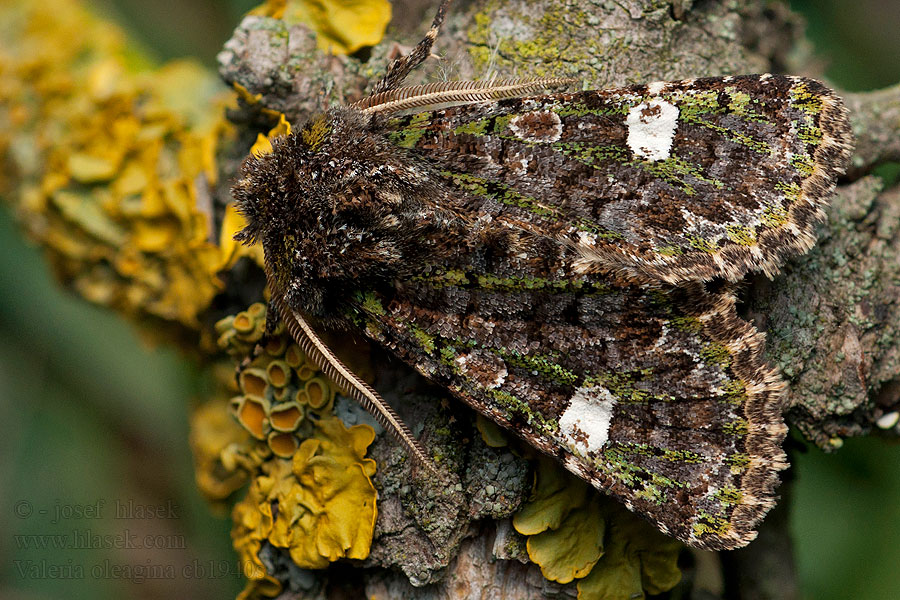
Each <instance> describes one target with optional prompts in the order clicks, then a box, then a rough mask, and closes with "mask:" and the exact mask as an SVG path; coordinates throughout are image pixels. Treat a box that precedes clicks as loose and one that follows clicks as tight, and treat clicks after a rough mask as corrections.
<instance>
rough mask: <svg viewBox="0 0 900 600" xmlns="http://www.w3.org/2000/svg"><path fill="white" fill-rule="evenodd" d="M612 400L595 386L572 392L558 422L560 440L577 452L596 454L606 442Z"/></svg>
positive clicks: (613, 404)
mask: <svg viewBox="0 0 900 600" xmlns="http://www.w3.org/2000/svg"><path fill="white" fill-rule="evenodd" d="M615 405H616V399H615V397H614V396H613V395H612V394H611V393H610V391H609V390H608V389H606V388H605V387H602V386H599V385H593V386H584V387H580V388H578V389H577V390H575V393H574V394H572V397H571V398H570V399H569V407H568V408H566V411H565V412H564V413H563V415H562V417H561V418H560V419H559V431H560V433H561V434H562V436H563V440H565V442H566V443H567V444H569V445H570V446H571V447H573V448H575V449H576V450H578V451H579V452H581V453H588V452H596V451H598V450H600V448H602V447H603V445H604V444H606V442H607V440H608V439H609V424H610V422H611V421H612V417H613V408H614V407H615Z"/></svg>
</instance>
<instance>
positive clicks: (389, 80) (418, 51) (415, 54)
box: [372, 0, 450, 94]
mask: <svg viewBox="0 0 900 600" xmlns="http://www.w3.org/2000/svg"><path fill="white" fill-rule="evenodd" d="M448 6H450V0H442V1H441V5H440V6H438V9H437V14H435V15H434V21H432V22H431V29H429V30H428V33H426V34H425V37H424V38H422V41H421V42H419V43H418V44H416V47H415V48H413V49H412V51H411V52H410V53H409V54H407V55H406V56H401V57H400V58H398V59H396V60H395V61H394V62H392V63H391V64H389V65H388V68H387V71H385V73H384V77H382V78H381V81H379V82H378V83H377V84H376V85H375V87H374V88H373V89H372V93H373V94H378V93H380V92H386V91H388V90H392V89H394V88H396V87H397V86H398V85H400V84H401V83H403V80H404V79H406V76H407V75H409V72H410V71H412V70H413V69H415V68H416V67H418V66H419V65H420V64H422V62H423V61H424V60H425V59H426V58H428V55H429V54H431V47H432V46H433V45H434V40H436V39H437V36H438V32H439V31H440V30H441V24H443V22H444V15H446V14H447V7H448Z"/></svg>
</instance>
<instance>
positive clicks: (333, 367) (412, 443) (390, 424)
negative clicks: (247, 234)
mask: <svg viewBox="0 0 900 600" xmlns="http://www.w3.org/2000/svg"><path fill="white" fill-rule="evenodd" d="M267 279H269V290H270V291H271V292H272V297H271V299H272V302H273V303H274V304H275V307H276V308H277V309H278V316H279V317H280V318H281V320H282V321H283V322H284V325H285V327H286V328H287V330H288V331H289V332H290V334H291V336H293V338H294V340H295V341H296V342H297V345H299V346H300V349H301V350H303V352H304V353H306V355H307V356H308V357H309V358H310V359H311V360H312V361H313V362H314V363H316V365H317V366H318V367H319V368H320V369H321V370H322V372H323V373H325V376H326V377H328V378H329V379H331V380H332V381H333V382H334V383H335V384H336V385H337V386H338V387H340V388H341V389H342V390H344V392H345V393H346V394H347V395H348V396H350V398H352V399H353V400H355V401H356V402H358V403H359V404H360V406H362V407H363V408H364V409H365V410H366V411H367V412H368V413H369V414H371V415H372V416H373V417H374V418H375V420H376V421H378V424H379V425H381V426H382V427H384V428H385V429H386V430H387V431H389V432H391V434H392V435H393V436H394V437H396V438H397V439H398V440H399V441H400V442H401V443H402V444H403V445H404V446H406V447H407V449H408V450H409V452H410V454H411V455H412V456H413V458H414V459H415V460H416V462H418V463H420V464H422V465H424V466H425V467H426V468H428V470H429V471H431V472H432V473H433V474H435V475H439V473H438V470H437V468H436V467H435V466H434V463H433V462H432V461H431V460H430V459H429V458H428V455H427V454H426V453H425V450H424V448H422V446H421V445H420V444H419V441H418V440H417V439H416V438H415V436H413V434H412V432H411V431H410V430H409V427H407V426H406V423H404V422H403V420H402V419H401V418H400V416H399V415H398V414H397V413H396V412H394V409H393V408H391V406H390V405H389V404H388V403H387V402H385V401H384V399H383V398H382V397H381V396H380V395H379V394H378V392H376V391H375V390H374V389H372V387H371V386H370V385H369V384H368V383H366V382H365V381H363V380H362V379H360V378H359V377H358V376H357V375H356V374H355V373H354V372H353V371H351V370H350V369H348V368H347V367H346V366H345V365H344V363H343V362H341V359H339V358H338V357H337V356H335V355H334V353H333V352H332V351H331V348H329V347H328V346H327V345H326V344H325V342H323V341H322V340H321V338H319V336H318V335H317V334H316V332H315V330H313V328H312V327H310V325H309V323H307V322H306V319H304V318H303V316H302V315H301V314H300V313H298V312H297V311H295V310H294V309H293V308H291V307H290V306H288V304H287V302H286V301H285V300H284V296H282V295H281V294H280V293H278V291H277V289H276V288H275V287H274V286H273V285H272V280H271V278H270V277H267Z"/></svg>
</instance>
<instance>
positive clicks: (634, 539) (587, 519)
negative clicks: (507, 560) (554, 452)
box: [513, 458, 681, 600]
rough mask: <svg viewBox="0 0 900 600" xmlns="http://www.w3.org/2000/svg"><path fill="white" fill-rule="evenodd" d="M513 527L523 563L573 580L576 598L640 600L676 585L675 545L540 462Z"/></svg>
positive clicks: (550, 575)
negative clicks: (521, 541)
mask: <svg viewBox="0 0 900 600" xmlns="http://www.w3.org/2000/svg"><path fill="white" fill-rule="evenodd" d="M513 526H514V527H515V528H516V530H517V531H518V532H519V533H521V534H523V535H526V536H528V539H527V542H526V545H527V549H528V556H529V558H530V559H531V560H533V561H534V562H535V563H537V564H538V565H539V566H540V567H541V572H542V573H543V574H544V576H545V577H547V578H548V579H551V580H553V581H558V582H560V583H566V582H569V581H572V580H573V579H577V580H578V586H577V587H578V597H579V598H580V599H584V600H587V599H594V598H603V599H609V600H618V599H619V598H621V599H626V598H643V597H644V596H645V594H659V593H662V592H664V591H666V590H669V589H672V588H673V587H674V586H675V585H676V584H677V583H678V582H679V581H680V580H681V572H680V571H679V570H678V567H677V559H678V553H679V551H680V549H681V544H680V543H679V542H677V541H676V540H673V539H671V538H668V537H666V536H664V535H662V534H661V533H659V532H658V531H657V530H656V529H654V528H653V527H652V526H650V525H649V524H647V523H646V522H644V521H643V520H641V519H640V518H639V517H637V516H635V515H634V514H632V513H630V512H628V511H627V510H625V508H624V507H622V506H621V505H619V504H618V503H617V502H615V501H613V500H611V499H608V498H604V497H603V496H601V495H599V494H597V493H596V492H595V491H594V490H592V489H591V488H589V487H588V486H587V484H585V483H584V482H583V481H581V480H578V479H576V478H574V477H572V476H571V475H569V474H567V473H565V472H564V471H562V469H560V468H559V466H558V465H557V464H555V463H554V462H553V461H551V460H550V459H547V458H541V459H539V460H538V463H537V469H536V475H535V484H534V489H533V492H532V497H531V498H530V499H529V502H528V503H527V504H526V505H525V506H524V507H523V508H522V510H521V511H520V512H519V513H517V514H516V515H515V516H514V517H513Z"/></svg>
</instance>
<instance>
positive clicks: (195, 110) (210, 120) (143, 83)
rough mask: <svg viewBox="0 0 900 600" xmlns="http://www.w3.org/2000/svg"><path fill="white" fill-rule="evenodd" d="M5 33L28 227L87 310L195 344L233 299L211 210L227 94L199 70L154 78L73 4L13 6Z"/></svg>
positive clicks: (5, 142) (17, 192) (6, 94)
mask: <svg viewBox="0 0 900 600" xmlns="http://www.w3.org/2000/svg"><path fill="white" fill-rule="evenodd" d="M0 19H2V20H3V22H4V27H3V29H2V32H0V69H2V74H3V77H2V79H3V81H4V84H3V85H2V86H0V149H3V152H4V156H5V157H7V160H9V161H10V164H9V165H8V166H9V167H10V168H8V169H5V170H4V171H5V174H4V175H0V187H2V188H3V190H5V191H6V192H8V193H5V194H4V196H6V197H8V198H9V199H11V201H12V202H13V203H14V208H15V212H16V215H17V217H18V218H19V220H20V222H21V223H22V225H23V226H24V228H25V229H26V231H27V232H28V233H29V235H30V236H31V237H32V238H34V239H35V240H36V241H37V242H39V243H41V244H42V245H43V246H45V247H46V248H47V249H48V251H49V252H48V255H49V258H50V260H51V263H52V265H53V267H54V268H55V270H56V271H57V273H58V275H59V276H60V278H61V279H63V280H64V281H66V282H68V283H69V285H70V287H72V288H73V289H74V290H75V291H77V292H79V293H80V294H82V295H83V296H85V297H86V298H87V299H89V300H91V301H93V302H97V303H100V304H104V305H107V306H110V307H113V308H115V309H117V310H119V311H121V312H123V313H125V314H126V315H128V316H131V317H135V318H137V319H138V320H140V321H148V320H152V321H153V324H154V325H166V326H168V330H163V331H174V332H176V333H177V332H179V331H184V330H185V329H186V330H189V331H191V332H192V333H191V335H196V333H194V332H196V331H197V330H198V329H199V328H200V319H199V318H198V315H199V314H200V313H201V312H203V311H204V310H205V309H206V308H207V307H208V306H209V304H210V302H211V300H212V298H213V296H215V295H216V294H217V293H218V292H219V290H220V289H221V282H220V280H219V279H218V276H217V273H218V271H219V269H220V267H221V265H222V264H223V259H222V256H221V252H220V249H219V248H218V247H217V246H216V244H215V243H213V242H212V241H211V240H210V232H211V226H210V222H211V214H210V212H209V207H208V204H209V203H210V200H209V198H210V194H211V190H212V189H213V186H214V185H215V184H216V179H217V176H218V173H217V167H216V158H215V157H216V149H217V148H218V147H219V146H220V145H221V144H222V143H223V142H224V141H227V140H229V139H231V135H232V129H231V126H230V125H228V123H227V121H226V120H225V118H224V114H223V108H224V104H225V102H226V101H227V98H228V93H227V92H226V90H225V89H224V87H223V86H222V85H221V84H220V83H219V82H218V81H217V79H216V77H215V75H214V74H213V73H211V72H209V71H207V70H205V69H203V68H202V67H200V66H198V65H197V64H195V63H191V62H187V61H178V62H173V63H170V64H167V65H164V66H162V67H160V68H157V69H155V70H153V71H145V72H142V71H141V69H142V68H144V67H146V66H148V61H146V60H144V59H143V58H141V56H140V55H139V54H138V53H136V52H135V51H134V50H133V49H131V48H129V47H128V46H127V45H126V43H125V41H124V38H123V36H122V34H121V33H120V32H119V30H118V29H116V28H115V27H114V26H112V25H110V24H108V23H105V22H102V21H100V20H97V19H95V18H93V17H92V16H90V15H89V14H88V13H87V12H86V11H84V10H83V9H81V7H80V5H79V4H78V3H77V2H74V1H73V0H47V1H45V2H39V3H29V2H10V3H7V4H5V5H4V7H3V8H2V9H0ZM8 173H14V174H15V177H16V181H15V182H14V183H13V182H12V181H7V180H5V179H3V177H4V176H6V174H8ZM13 186H15V188H13ZM205 206H207V207H206V208H204V207H205ZM146 331H147V332H157V331H160V328H159V327H153V328H147V329H146Z"/></svg>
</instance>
